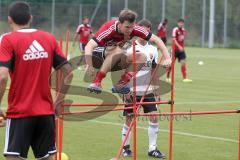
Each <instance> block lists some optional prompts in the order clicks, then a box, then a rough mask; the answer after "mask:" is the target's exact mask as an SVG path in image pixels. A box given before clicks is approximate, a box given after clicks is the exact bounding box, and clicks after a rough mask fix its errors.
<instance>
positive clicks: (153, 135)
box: [148, 122, 158, 152]
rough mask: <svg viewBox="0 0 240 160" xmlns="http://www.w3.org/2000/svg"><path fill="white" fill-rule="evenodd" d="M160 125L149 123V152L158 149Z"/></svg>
mask: <svg viewBox="0 0 240 160" xmlns="http://www.w3.org/2000/svg"><path fill="white" fill-rule="evenodd" d="M157 135H158V123H152V122H150V123H149V127H148V138H149V152H150V151H153V150H155V149H156V148H157Z"/></svg>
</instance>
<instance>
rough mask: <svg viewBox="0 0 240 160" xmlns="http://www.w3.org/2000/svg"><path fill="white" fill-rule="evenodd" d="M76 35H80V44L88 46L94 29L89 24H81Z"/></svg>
mask: <svg viewBox="0 0 240 160" xmlns="http://www.w3.org/2000/svg"><path fill="white" fill-rule="evenodd" d="M76 33H77V34H80V39H79V41H80V43H83V44H87V43H88V41H89V38H90V35H91V33H92V27H91V26H90V25H89V24H87V25H84V24H81V25H79V26H78V28H77V30H76Z"/></svg>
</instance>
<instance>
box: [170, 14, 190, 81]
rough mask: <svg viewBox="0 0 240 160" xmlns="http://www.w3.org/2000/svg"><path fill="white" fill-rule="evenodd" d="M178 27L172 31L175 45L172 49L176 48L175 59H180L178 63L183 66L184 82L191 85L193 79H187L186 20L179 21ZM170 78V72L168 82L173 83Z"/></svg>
mask: <svg viewBox="0 0 240 160" xmlns="http://www.w3.org/2000/svg"><path fill="white" fill-rule="evenodd" d="M177 25H178V26H177V27H175V28H173V31H172V39H173V44H172V48H174V49H175V50H174V51H175V53H174V56H175V58H177V59H178V62H179V63H180V64H181V72H182V78H183V82H185V83H189V82H192V80H191V79H188V77H187V67H186V58H187V56H186V53H185V46H184V39H185V33H186V30H185V28H184V19H179V20H178V22H177ZM169 77H170V70H169V71H168V73H167V79H166V80H167V81H168V82H171V79H170V78H169Z"/></svg>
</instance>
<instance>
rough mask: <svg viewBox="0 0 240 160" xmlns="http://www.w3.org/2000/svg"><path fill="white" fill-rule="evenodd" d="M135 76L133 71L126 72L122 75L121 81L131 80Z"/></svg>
mask: <svg viewBox="0 0 240 160" xmlns="http://www.w3.org/2000/svg"><path fill="white" fill-rule="evenodd" d="M132 77H133V72H125V73H124V74H123V75H122V76H121V79H120V81H123V82H126V83H127V82H129V81H130V79H131V78H132Z"/></svg>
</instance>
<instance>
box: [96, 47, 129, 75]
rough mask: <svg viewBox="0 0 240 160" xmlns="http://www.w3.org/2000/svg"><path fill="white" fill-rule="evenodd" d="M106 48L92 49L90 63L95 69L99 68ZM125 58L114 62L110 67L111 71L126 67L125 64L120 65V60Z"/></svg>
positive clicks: (104, 56)
mask: <svg viewBox="0 0 240 160" xmlns="http://www.w3.org/2000/svg"><path fill="white" fill-rule="evenodd" d="M106 48H107V47H97V48H95V49H94V50H93V54H92V63H93V67H94V68H96V69H100V68H101V66H102V64H103V62H104V60H105V58H106ZM124 60H126V59H124V58H122V59H120V60H119V61H118V62H117V63H116V64H114V65H113V66H112V68H111V71H112V72H113V71H120V70H122V69H126V66H125V65H122V63H124V62H122V61H124Z"/></svg>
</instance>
